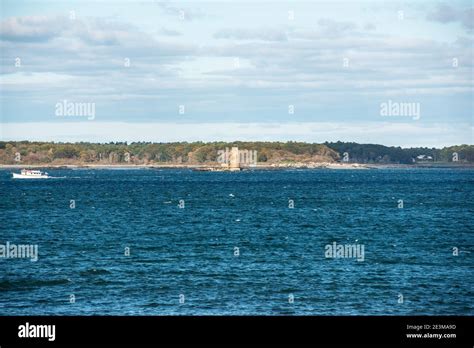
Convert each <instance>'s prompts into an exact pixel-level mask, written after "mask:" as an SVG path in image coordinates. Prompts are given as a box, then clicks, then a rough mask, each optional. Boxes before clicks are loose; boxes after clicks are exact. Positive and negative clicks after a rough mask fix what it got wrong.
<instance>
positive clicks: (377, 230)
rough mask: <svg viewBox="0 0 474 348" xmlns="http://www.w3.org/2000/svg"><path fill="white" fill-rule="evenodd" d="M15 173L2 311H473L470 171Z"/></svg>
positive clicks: (3, 200)
mask: <svg viewBox="0 0 474 348" xmlns="http://www.w3.org/2000/svg"><path fill="white" fill-rule="evenodd" d="M11 172H12V171H11V170H1V171H0V219H1V226H0V244H5V243H6V242H7V241H8V242H10V243H15V244H37V245H38V250H39V258H38V261H37V262H32V261H30V260H29V259H18V258H17V259H14V258H8V259H6V258H0V270H1V272H0V314H1V315H40V314H70V315H83V314H85V315H91V314H126V315H131V314H133V315H207V314H210V315H222V314H231V315H233V314H252V315H296V314H298V315H343V314H349V315H370V314H372V315H379V314H380V315H385V314H386V315H395V314H401V315H408V314H410V315H416V314H460V315H468V314H469V315H472V314H474V301H473V294H474V274H473V273H474V272H473V269H474V268H473V266H474V263H473V251H474V231H473V212H474V171H472V170H465V169H396V170H385V169H384V170H367V171H362V170H360V171H356V170H348V171H331V170H301V171H298V170H292V171H284V170H282V171H247V172H240V173H216V172H193V171H190V170H154V169H148V170H88V169H82V170H49V173H50V175H52V176H55V177H62V178H58V179H51V180H13V179H11ZM71 200H74V201H75V208H74V209H72V208H71ZM180 200H183V201H184V202H181V206H182V205H183V203H184V208H183V209H181V208H179V204H180ZM289 200H293V202H294V208H293V209H290V208H289V207H288V206H289ZM399 200H403V208H399V205H400V201H399ZM333 242H336V243H338V244H358V245H363V246H364V261H357V260H356V259H355V258H338V259H331V258H326V257H325V246H326V245H328V244H332V243H333ZM454 247H456V248H458V250H459V254H458V256H455V255H453V248H454ZM126 248H129V250H130V255H129V256H126V255H125V253H126V250H127V249H126ZM236 248H238V249H236ZM237 254H238V256H237ZM72 294H74V296H75V303H70V302H71V301H70V299H71V297H70V296H71V295H72ZM180 295H183V296H181V297H180ZM400 295H402V296H403V303H399V302H400V299H401V297H400ZM292 298H294V302H293V301H291V300H290V299H292ZM180 300H181V302H184V303H180ZM290 302H293V303H290Z"/></svg>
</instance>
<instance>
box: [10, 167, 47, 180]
mask: <svg viewBox="0 0 474 348" xmlns="http://www.w3.org/2000/svg"><path fill="white" fill-rule="evenodd" d="M48 178H50V176H48V173H43V172H42V171H40V170H30V169H22V170H21V172H20V174H18V173H13V179H48Z"/></svg>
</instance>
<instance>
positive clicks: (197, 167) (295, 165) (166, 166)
mask: <svg viewBox="0 0 474 348" xmlns="http://www.w3.org/2000/svg"><path fill="white" fill-rule="evenodd" d="M0 168H2V169H21V168H42V169H45V168H51V169H114V168H115V169H193V170H198V171H228V170H227V169H226V168H222V167H219V166H216V165H209V164H208V165H206V164H132V165H130V164H90V165H86V164H0ZM391 168H392V169H396V168H473V169H474V164H473V163H456V164H454V163H452V162H447V163H441V162H440V163H417V164H368V163H340V162H334V163H327V162H322V163H291V164H285V163H279V164H257V165H255V166H251V167H242V168H241V169H242V170H282V169H338V170H344V169H360V170H364V169H365V170H367V169H391Z"/></svg>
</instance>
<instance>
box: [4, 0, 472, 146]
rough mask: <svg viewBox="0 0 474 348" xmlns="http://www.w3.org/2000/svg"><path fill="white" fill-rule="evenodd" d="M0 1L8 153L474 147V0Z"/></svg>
mask: <svg viewBox="0 0 474 348" xmlns="http://www.w3.org/2000/svg"><path fill="white" fill-rule="evenodd" d="M0 4H1V5H0V6H1V7H0V56H1V57H0V59H1V60H0V62H1V66H0V102H1V105H0V139H1V140H30V141H67V142H76V141H92V142H109V141H129V142H131V141H154V142H169V141H235V140H242V141H246V140H247V141H306V142H311V143H313V142H314V143H322V142H325V141H338V140H340V141H356V142H359V143H377V144H384V145H391V146H402V147H411V146H428V147H443V146H450V145H454V144H474V136H473V135H474V122H473V121H474V114H473V110H474V108H473V106H474V105H473V103H474V102H473V100H474V99H473V76H474V74H473V48H474V46H473V34H474V9H473V5H472V2H471V1H456V0H454V1H449V2H437V1H422V0H419V1H383V2H381V1H278V0H271V1H270V0H260V1H259V0H252V1H250V0H239V1H235V0H221V1H217V0H214V1H199V0H198V1H152V0H143V1H108V0H101V1H99V0H97V1H39V0H38V1H33V0H28V1H22V0H2V1H1V2H0ZM387 105H389V110H391V111H390V112H389V113H390V114H389V115H387V114H386V113H383V112H382V111H381V110H382V106H385V107H386V106H387ZM404 106H409V109H408V108H406V107H404ZM412 107H413V108H412ZM415 110H417V111H416V112H415Z"/></svg>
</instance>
